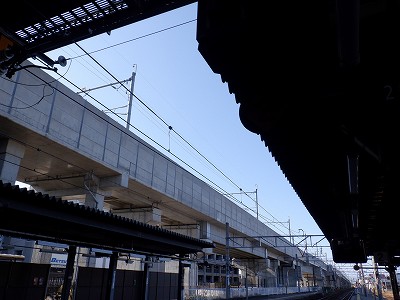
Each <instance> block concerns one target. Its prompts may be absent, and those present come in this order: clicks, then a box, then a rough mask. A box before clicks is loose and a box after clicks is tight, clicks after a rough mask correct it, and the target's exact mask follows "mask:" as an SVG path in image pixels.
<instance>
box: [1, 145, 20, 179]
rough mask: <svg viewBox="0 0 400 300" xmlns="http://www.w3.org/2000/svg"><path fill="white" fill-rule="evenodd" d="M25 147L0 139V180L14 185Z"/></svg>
mask: <svg viewBox="0 0 400 300" xmlns="http://www.w3.org/2000/svg"><path fill="white" fill-rule="evenodd" d="M24 153H25V146H24V145H22V144H20V143H18V142H16V141H14V140H11V139H0V180H2V181H3V182H7V183H11V184H15V181H16V180H17V176H18V170H19V166H20V163H21V159H22V157H23V156H24Z"/></svg>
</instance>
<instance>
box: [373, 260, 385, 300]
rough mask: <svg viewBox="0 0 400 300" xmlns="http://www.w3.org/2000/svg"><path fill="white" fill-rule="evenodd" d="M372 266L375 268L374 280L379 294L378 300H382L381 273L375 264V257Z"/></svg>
mask: <svg viewBox="0 0 400 300" xmlns="http://www.w3.org/2000/svg"><path fill="white" fill-rule="evenodd" d="M372 265H373V266H374V279H375V288H376V292H377V294H378V299H379V300H382V299H383V298H382V289H381V279H380V278H379V271H378V268H377V266H376V263H375V257H374V256H372Z"/></svg>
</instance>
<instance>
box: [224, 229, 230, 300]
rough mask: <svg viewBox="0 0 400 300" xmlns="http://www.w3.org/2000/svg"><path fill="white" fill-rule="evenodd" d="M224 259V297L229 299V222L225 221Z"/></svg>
mask: <svg viewBox="0 0 400 300" xmlns="http://www.w3.org/2000/svg"><path fill="white" fill-rule="evenodd" d="M225 225H226V260H225V268H226V270H225V271H226V272H225V299H231V287H230V278H229V276H230V272H231V270H230V266H231V263H230V257H229V223H228V222H226V224H225Z"/></svg>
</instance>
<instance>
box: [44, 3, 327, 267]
mask: <svg viewBox="0 0 400 300" xmlns="http://www.w3.org/2000/svg"><path fill="white" fill-rule="evenodd" d="M196 18H197V3H195V4H191V5H188V6H185V7H183V8H180V9H176V10H174V11H171V12H168V13H165V14H162V15H158V16H155V17H153V18H149V19H147V20H144V21H141V22H137V23H134V24H131V25H128V26H125V27H122V28H119V29H117V30H114V31H112V32H111V34H110V35H108V34H101V35H99V36H96V37H93V38H89V39H86V40H84V41H81V42H78V45H79V46H77V45H75V44H71V45H69V46H67V47H63V48H61V49H57V50H54V51H51V52H48V53H47V55H48V56H49V57H50V58H52V59H57V57H58V56H60V55H62V56H64V57H66V58H67V59H68V60H67V66H65V67H58V73H59V74H61V75H64V77H65V78H67V79H68V80H69V81H71V82H73V85H70V84H69V83H68V82H67V81H65V80H64V79H63V78H61V79H60V81H61V82H62V83H64V84H65V85H67V86H69V87H70V88H71V89H72V90H74V91H79V90H78V89H77V87H79V88H85V89H92V88H96V87H100V86H104V85H109V84H111V83H115V82H116V79H117V81H123V80H126V79H129V78H130V77H131V75H132V72H133V71H135V72H136V77H135V82H134V95H135V97H133V105H132V112H131V121H130V123H131V125H132V127H131V130H132V132H134V133H135V134H137V135H138V136H140V137H142V138H143V139H145V140H146V141H147V142H149V143H150V144H152V145H155V146H156V147H157V148H158V149H161V150H163V153H165V154H167V155H168V152H167V151H165V149H169V151H170V152H171V153H173V154H174V155H176V156H177V157H179V158H181V159H182V160H183V161H184V162H185V163H187V164H188V165H190V166H191V167H192V168H193V169H188V168H187V167H185V166H184V167H185V168H186V169H188V170H189V171H190V172H192V173H193V174H194V175H196V176H197V177H199V178H201V179H203V180H204V181H207V180H211V181H212V182H213V183H215V184H217V185H218V187H219V188H221V189H222V190H223V191H225V192H226V193H230V194H232V195H234V197H235V198H236V200H234V201H236V202H242V203H243V204H244V205H245V206H244V207H247V208H250V209H253V210H255V207H256V205H255V200H256V198H257V200H258V203H259V218H260V220H263V221H265V222H270V223H269V226H270V227H272V228H273V229H274V230H275V231H277V232H278V233H280V234H282V235H288V234H289V231H288V226H289V222H288V221H289V220H290V228H291V232H292V234H294V235H299V234H303V233H306V234H310V235H321V234H322V232H321V231H320V229H319V227H318V226H317V224H316V223H315V221H314V220H313V218H312V217H311V216H310V214H309V213H308V211H307V210H306V208H305V207H304V205H303V203H302V202H301V200H300V199H299V198H298V197H297V195H296V193H295V192H294V190H293V189H292V187H291V185H290V184H289V182H288V181H287V180H286V178H285V176H284V175H283V174H282V172H281V170H280V169H279V166H278V165H277V163H276V162H275V161H274V160H273V158H272V157H271V155H270V153H269V151H268V148H266V147H265V145H264V143H263V142H262V141H261V139H260V137H259V136H258V135H256V134H254V133H252V132H250V131H248V130H247V129H246V128H245V127H244V126H243V125H242V123H241V122H240V119H239V115H238V110H239V104H237V103H236V101H235V97H234V95H233V94H230V93H229V90H228V85H227V84H226V83H223V82H222V80H221V78H220V76H219V75H218V74H215V73H213V72H212V70H211V68H210V67H209V66H208V64H207V63H206V61H205V60H204V59H203V57H202V56H201V54H200V53H199V51H198V50H197V46H198V43H197V41H196ZM83 50H84V51H86V52H87V53H89V54H90V55H85V52H84V51H83ZM50 74H52V75H53V76H54V77H55V78H59V77H60V76H58V75H57V74H54V73H50ZM110 74H112V75H110ZM130 84H131V83H130V82H127V83H126V84H125V85H124V86H121V85H118V84H116V85H114V86H107V87H103V88H99V89H97V90H93V91H91V92H90V93H89V95H90V97H89V96H85V99H87V100H88V101H89V102H91V103H92V104H94V105H96V106H97V107H98V108H100V109H102V110H104V109H113V108H117V107H123V108H120V109H116V110H115V112H117V113H120V114H118V115H113V114H109V115H110V116H112V117H113V118H114V119H116V120H118V121H119V122H121V123H123V122H125V121H126V117H127V116H126V113H127V107H124V106H126V105H127V104H128V101H129V94H128V91H129V90H130ZM143 103H144V104H145V105H143ZM146 106H147V107H146ZM149 108H150V109H151V110H152V112H151V111H150V110H149ZM168 126H172V128H173V130H169V129H168ZM140 132H143V133H145V135H147V136H149V137H151V139H152V140H153V141H156V144H154V143H153V142H152V141H151V140H148V139H147V138H146V137H145V136H143V135H142V134H141V133H140ZM177 133H178V134H179V135H178V134H177ZM181 137H183V139H182V138H181ZM159 145H161V147H160V146H159ZM193 148H194V149H196V150H194V149H193ZM199 153H200V154H201V155H199ZM204 158H206V159H204ZM174 160H176V159H174ZM178 163H180V164H181V165H182V163H181V162H179V161H178ZM193 170H196V171H197V172H198V173H196V172H194V171H193ZM199 174H202V175H199ZM202 176H204V178H203V177H202ZM240 188H241V189H242V191H245V192H249V193H248V194H244V193H240ZM256 190H257V193H255V191H256ZM256 195H257V197H256ZM242 207H243V206H242ZM277 222H282V223H281V224H279V223H277ZM299 229H301V230H299ZM320 239H321V237H313V238H312V242H313V243H315V242H317V241H319V240H320ZM296 241H300V240H299V239H297V240H296ZM319 245H321V246H328V245H329V244H328V242H327V241H326V240H324V241H322V242H321V243H320V244H319ZM309 251H310V252H311V253H316V251H317V248H312V249H309ZM318 251H321V248H318ZM322 252H323V255H325V254H326V255H327V258H328V259H331V258H332V255H331V251H330V248H329V247H323V248H322Z"/></svg>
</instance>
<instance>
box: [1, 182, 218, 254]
mask: <svg viewBox="0 0 400 300" xmlns="http://www.w3.org/2000/svg"><path fill="white" fill-rule="evenodd" d="M0 233H1V234H4V235H9V236H14V237H21V238H28V239H31V240H44V241H50V242H58V243H64V244H69V245H76V246H83V247H95V248H99V249H106V250H112V251H120V252H129V253H133V252H136V253H144V254H152V255H160V256H161V255H185V254H190V253H197V252H201V251H203V249H204V248H214V244H213V243H211V242H208V241H204V240H200V239H195V238H192V237H190V236H185V235H182V234H179V233H175V232H172V231H168V230H165V229H162V228H159V227H156V226H151V225H147V224H145V223H141V222H138V221H135V220H132V219H128V218H125V217H120V216H116V215H114V214H111V213H108V212H104V211H101V210H97V209H94V208H89V207H87V206H83V205H79V204H74V203H71V202H67V201H63V200H61V199H59V198H55V197H50V196H48V195H45V194H41V193H36V192H34V191H33V190H27V189H26V188H19V186H13V185H11V184H3V182H2V181H0Z"/></svg>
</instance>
